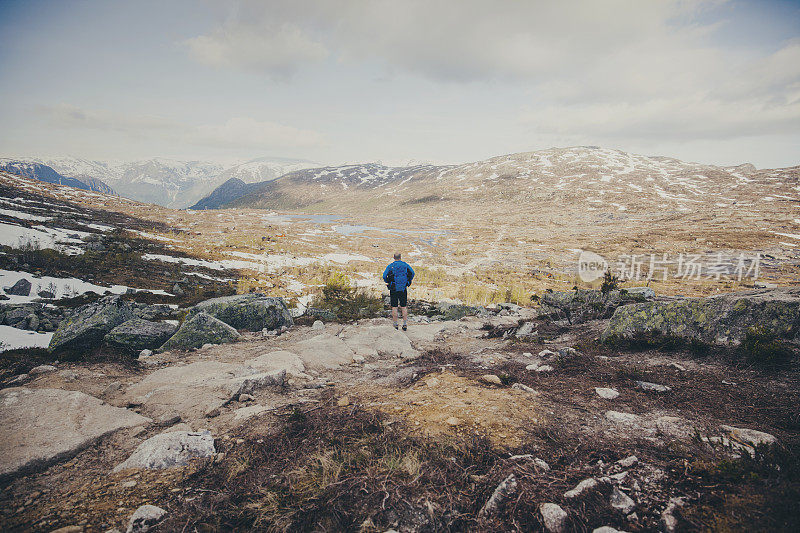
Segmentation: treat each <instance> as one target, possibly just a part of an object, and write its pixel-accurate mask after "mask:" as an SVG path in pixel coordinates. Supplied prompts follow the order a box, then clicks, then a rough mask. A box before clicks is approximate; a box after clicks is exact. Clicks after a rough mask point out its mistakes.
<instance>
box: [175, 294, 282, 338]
mask: <svg viewBox="0 0 800 533" xmlns="http://www.w3.org/2000/svg"><path fill="white" fill-rule="evenodd" d="M198 313H206V314H208V315H211V316H213V317H214V318H216V319H218V320H221V321H222V322H225V323H226V324H228V325H229V326H231V327H233V328H236V329H245V330H248V331H261V330H263V329H267V330H273V329H278V330H279V329H281V328H282V327H284V326H286V327H289V326H292V325H293V324H294V322H293V321H292V316H291V314H290V313H289V309H288V308H287V307H286V303H285V302H284V301H283V298H277V297H268V296H266V295H264V294H259V293H252V294H237V295H234V296H223V297H220V298H212V299H211V300H206V301H204V302H200V303H199V304H197V305H196V306H194V307H193V308H191V309H190V310H189V315H188V316H187V319H188V318H191V317H193V316H194V315H196V314H198Z"/></svg>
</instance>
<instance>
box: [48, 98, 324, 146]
mask: <svg viewBox="0 0 800 533" xmlns="http://www.w3.org/2000/svg"><path fill="white" fill-rule="evenodd" d="M37 111H38V113H39V114H40V115H42V116H44V117H46V118H47V119H48V121H49V122H50V124H51V125H53V126H56V127H60V128H65V129H73V130H98V131H106V132H115V133H121V134H124V135H125V136H128V137H137V138H143V137H148V138H151V139H163V140H165V141H169V142H171V143H179V144H180V143H182V144H188V145H199V146H214V147H217V148H235V149H264V150H270V149H291V148H308V147H317V146H323V145H324V144H325V141H324V139H323V137H322V135H320V134H319V133H317V132H315V131H312V130H304V129H300V128H295V127H292V126H287V125H284V124H279V123H277V122H270V121H258V120H255V119H253V118H249V117H233V118H230V119H229V120H227V121H226V122H224V123H219V124H202V125H199V126H195V125H191V124H186V123H182V122H177V121H172V120H170V119H167V118H164V117H159V116H155V115H145V114H124V113H113V112H110V111H105V110H92V109H84V108H80V107H76V106H74V105H69V104H58V105H54V106H39V107H38V108H37Z"/></svg>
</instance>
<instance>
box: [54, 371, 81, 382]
mask: <svg viewBox="0 0 800 533" xmlns="http://www.w3.org/2000/svg"><path fill="white" fill-rule="evenodd" d="M58 375H59V376H61V378H62V379H63V380H64V381H75V380H76V379H78V374H77V373H76V372H75V371H74V370H62V371H61V372H59V373H58Z"/></svg>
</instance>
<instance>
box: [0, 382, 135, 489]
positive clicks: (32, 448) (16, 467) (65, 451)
mask: <svg viewBox="0 0 800 533" xmlns="http://www.w3.org/2000/svg"><path fill="white" fill-rule="evenodd" d="M147 422H150V419H149V418H145V417H143V416H141V415H139V414H136V413H134V412H132V411H128V410H127V409H122V408H119V407H113V406H111V405H108V404H106V403H103V402H102V401H101V400H99V399H97V398H95V397H93V396H89V395H87V394H84V393H82V392H79V391H65V390H60V389H28V388H25V387H13V388H9V389H5V390H2V391H0V427H2V428H3V435H4V436H3V446H0V477H4V476H9V475H11V476H13V475H17V474H21V473H25V472H29V471H34V470H38V469H40V468H44V467H46V466H48V465H51V464H53V463H56V462H58V461H61V460H65V459H68V458H70V457H72V456H74V455H75V454H77V453H78V452H80V451H81V450H83V449H84V448H87V447H88V446H90V445H91V444H92V443H94V442H95V441H97V440H98V439H99V438H101V437H103V436H105V435H108V434H109V433H112V432H114V431H117V430H119V429H122V428H127V427H133V426H139V425H142V424H145V423H147Z"/></svg>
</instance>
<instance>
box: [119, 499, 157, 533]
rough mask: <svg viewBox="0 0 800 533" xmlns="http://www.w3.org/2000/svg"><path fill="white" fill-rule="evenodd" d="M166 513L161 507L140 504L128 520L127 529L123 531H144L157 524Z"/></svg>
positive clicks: (129, 532) (142, 532)
mask: <svg viewBox="0 0 800 533" xmlns="http://www.w3.org/2000/svg"><path fill="white" fill-rule="evenodd" d="M166 515H167V512H166V511H165V510H164V509H162V508H161V507H156V506H155V505H142V506H141V507H139V508H138V509H136V511H134V513H133V515H131V518H130V520H129V521H128V529H127V530H126V531H125V533H146V532H147V531H150V530H151V529H152V528H153V527H154V526H155V525H157V524H158V523H159V522H160V521H161V520H163V518H164V517H165V516H166Z"/></svg>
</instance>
